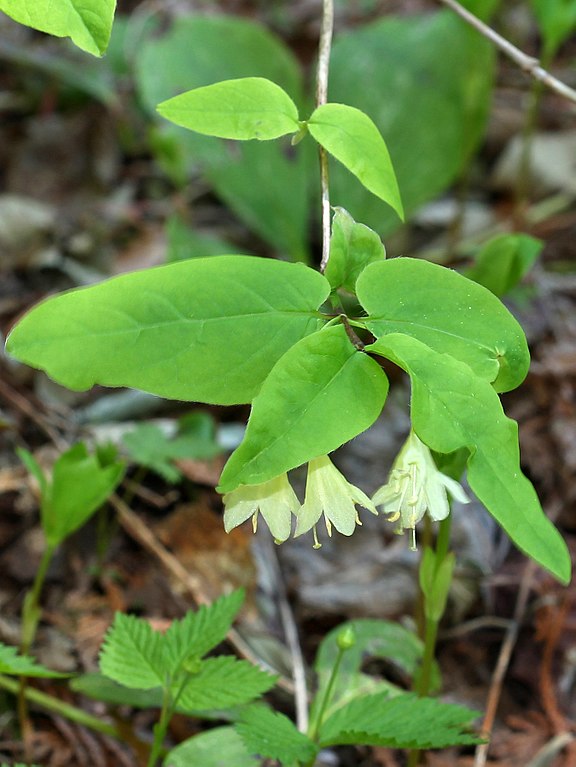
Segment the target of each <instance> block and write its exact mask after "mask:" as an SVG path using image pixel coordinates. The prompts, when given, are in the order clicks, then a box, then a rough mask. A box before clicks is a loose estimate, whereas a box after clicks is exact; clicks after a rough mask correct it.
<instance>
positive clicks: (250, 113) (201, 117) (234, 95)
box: [158, 77, 299, 141]
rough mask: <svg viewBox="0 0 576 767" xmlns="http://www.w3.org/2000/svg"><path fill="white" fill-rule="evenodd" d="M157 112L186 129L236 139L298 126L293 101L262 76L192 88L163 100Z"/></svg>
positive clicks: (269, 135)
mask: <svg viewBox="0 0 576 767" xmlns="http://www.w3.org/2000/svg"><path fill="white" fill-rule="evenodd" d="M158 112H159V114H161V115H162V117H165V118H166V119H167V120H170V121H171V122H173V123H175V124H176V125H181V126H182V127H183V128H188V130H193V131H196V132H197V133H203V134H204V135H206V136H217V137H218V138H227V139H237V140H239V141H249V140H250V139H258V140H259V141H267V140H269V139H273V138H279V137H280V136H285V135H286V134H288V133H296V132H297V131H298V128H299V123H298V108H297V107H296V104H295V103H294V102H293V101H292V99H291V98H290V96H289V95H288V94H287V93H286V91H285V90H283V89H282V88H281V87H280V86H279V85H276V83H273V82H271V81H270V80H266V79H265V78H263V77H243V78H239V79H236V80H224V81H223V82H219V83H214V84H213V85H205V86H204V87H203V88H195V89H194V90H192V91H188V92H187V93H181V94H180V95H179V96H174V98H171V99H168V101H163V102H162V103H161V104H159V105H158Z"/></svg>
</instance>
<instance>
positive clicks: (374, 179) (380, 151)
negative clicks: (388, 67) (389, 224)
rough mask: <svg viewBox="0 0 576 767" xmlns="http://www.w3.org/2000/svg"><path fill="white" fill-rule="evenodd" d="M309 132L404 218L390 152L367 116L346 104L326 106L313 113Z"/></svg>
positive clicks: (309, 123)
mask: <svg viewBox="0 0 576 767" xmlns="http://www.w3.org/2000/svg"><path fill="white" fill-rule="evenodd" d="M308 130H309V131H310V133H311V135H312V136H313V137H314V138H315V139H316V141H317V142H318V143H319V144H321V145H322V146H323V147H324V148H325V149H326V150H327V151H328V152H330V154H331V155H334V157H335V158H336V159H337V160H339V161H340V162H341V163H342V165H344V166H345V167H346V168H348V170H349V171H350V172H351V173H353V174H354V175H355V176H356V177H357V178H358V179H359V180H360V181H361V182H362V184H363V185H364V186H365V187H366V189H368V190H369V191H370V192H372V193H373V194H375V195H376V196H377V197H379V198H380V199H381V200H384V202H387V203H388V205H390V206H391V207H392V208H393V209H394V210H395V211H396V213H397V214H398V215H399V216H400V218H403V217H404V211H403V208H402V201H401V199H400V191H399V189H398V182H397V181H396V174H395V173H394V168H393V167H392V162H391V160H390V154H389V153H388V148H387V146H386V143H385V141H384V139H383V138H382V136H381V134H380V132H379V130H378V128H377V127H376V125H374V123H373V122H372V120H371V119H370V118H369V117H368V115H367V114H365V113H364V112H362V111H361V110H360V109H356V108H354V107H350V106H346V105H345V104H323V105H322V106H319V107H317V108H316V109H315V110H314V112H312V115H311V117H310V119H309V120H308Z"/></svg>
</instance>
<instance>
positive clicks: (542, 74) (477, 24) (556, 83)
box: [438, 0, 576, 103]
mask: <svg viewBox="0 0 576 767" xmlns="http://www.w3.org/2000/svg"><path fill="white" fill-rule="evenodd" d="M438 1H439V2H440V3H442V4H443V5H446V6H447V7H448V8H450V9H452V10H453V11H454V13H457V14H458V16H460V18H462V19H464V21H466V22H467V23H468V24H470V26H472V27H474V29H476V30H477V31H478V32H480V34H481V35H483V36H484V37H486V38H487V39H488V40H490V42H491V43H493V44H494V45H495V46H496V47H497V48H498V49H499V50H501V51H502V53H504V54H506V56H508V58H509V59H511V60H512V61H513V62H514V63H515V64H517V65H518V66H519V67H520V69H522V70H523V71H524V72H527V73H528V74H529V75H531V76H532V77H533V78H534V79H535V80H538V81H540V82H541V83H542V84H543V85H545V86H546V87H547V88H550V90H552V91H554V92H555V93H557V94H558V95H559V96H563V97H564V98H565V99H568V100H569V101H572V102H574V103H576V90H574V89H573V88H570V87H569V86H568V85H566V84H565V83H563V82H561V81H560V80H558V79H557V78H556V77H553V76H552V75H551V74H550V72H548V71H547V70H546V69H544V68H543V67H542V66H541V65H540V62H539V61H538V59H535V58H533V57H532V56H527V55H526V54H525V53H524V52H523V51H521V50H520V49H519V48H516V46H515V45H512V43H511V42H509V41H508V40H506V39H505V38H504V37H502V35H499V34H498V32H495V31H494V30H493V29H492V27H489V26H488V25H487V24H484V22H483V21H480V19H479V18H477V17H476V16H474V14H473V13H470V11H468V10H466V8H464V7H463V6H462V5H460V3H458V2H457V0H438Z"/></svg>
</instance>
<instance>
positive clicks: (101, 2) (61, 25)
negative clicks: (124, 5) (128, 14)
mask: <svg viewBox="0 0 576 767" xmlns="http://www.w3.org/2000/svg"><path fill="white" fill-rule="evenodd" d="M115 9H116V0H60V2H58V3H54V2H53V0H0V11H3V12H4V13H5V14H7V15H8V16H10V17H11V18H12V19H14V20H15V21H18V22H19V23H20V24H26V26H29V27H32V28H33V29H38V30H40V31H41V32H46V33H47V34H49V35H55V36H56V37H70V38H71V39H72V42H74V43H75V44H76V45H77V46H78V47H79V48H82V50H84V51H88V53H92V54H94V55H95V56H101V55H102V54H103V53H104V51H105V50H106V47H107V45H108V41H109V39H110V33H111V31H112V21H113V19H114V11H115Z"/></svg>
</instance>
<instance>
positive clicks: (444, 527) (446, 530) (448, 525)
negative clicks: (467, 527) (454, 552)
mask: <svg viewBox="0 0 576 767" xmlns="http://www.w3.org/2000/svg"><path fill="white" fill-rule="evenodd" d="M451 529H452V514H451V513H450V514H448V516H447V517H446V519H443V520H442V521H441V522H440V524H439V525H438V535H437V536H436V558H437V561H438V562H439V563H440V562H442V561H443V560H444V559H445V557H446V555H447V554H448V550H449V549H450V530H451Z"/></svg>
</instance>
